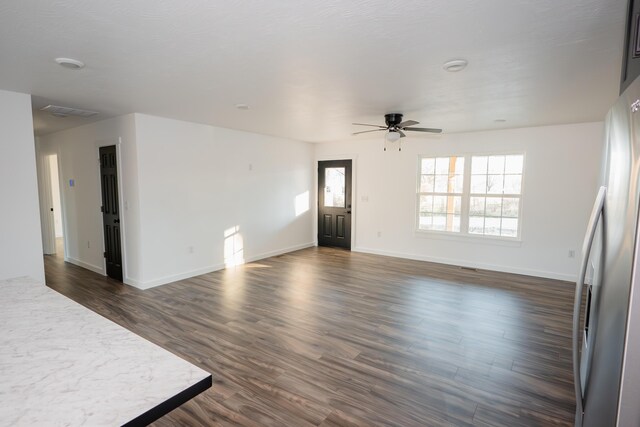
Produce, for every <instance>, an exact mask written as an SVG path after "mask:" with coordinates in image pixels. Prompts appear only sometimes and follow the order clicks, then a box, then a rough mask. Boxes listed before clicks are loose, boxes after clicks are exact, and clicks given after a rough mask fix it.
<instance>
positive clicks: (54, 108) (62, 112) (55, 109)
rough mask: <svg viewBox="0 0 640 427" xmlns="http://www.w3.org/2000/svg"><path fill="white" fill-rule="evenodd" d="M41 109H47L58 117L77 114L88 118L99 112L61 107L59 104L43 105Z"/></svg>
mask: <svg viewBox="0 0 640 427" xmlns="http://www.w3.org/2000/svg"><path fill="white" fill-rule="evenodd" d="M40 110H41V111H46V112H47V113H51V114H52V115H54V116H56V117H67V116H76V117H82V118H85V119H86V118H89V117H93V116H95V115H96V114H98V112H97V111H88V110H80V109H78V108H69V107H61V106H59V105H47V106H46V107H43V108H41V109H40Z"/></svg>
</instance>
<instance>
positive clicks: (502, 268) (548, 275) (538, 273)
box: [352, 247, 577, 282]
mask: <svg viewBox="0 0 640 427" xmlns="http://www.w3.org/2000/svg"><path fill="white" fill-rule="evenodd" d="M352 250H353V252H362V253H366V254H374V255H383V256H390V257H394V258H406V259H413V260H416V261H428V262H435V263H438V264H447V265H452V266H455V267H468V268H478V269H482V270H491V271H499V272H502V273H512V274H522V275H525V276H534V277H543V278H545V279H555V280H564V281H568V282H575V281H576V280H577V277H576V275H573V274H564V273H557V272H553V271H542V270H534V269H529V268H518V267H512V266H507V265H496V264H485V263H471V262H465V261H462V260H459V259H450V258H440V257H431V256H424V255H415V254H407V253H402V252H391V251H381V250H378V249H371V248H363V247H357V248H354V249H352Z"/></svg>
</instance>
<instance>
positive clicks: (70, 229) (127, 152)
mask: <svg viewBox="0 0 640 427" xmlns="http://www.w3.org/2000/svg"><path fill="white" fill-rule="evenodd" d="M118 137H120V138H121V140H122V143H121V145H120V148H121V163H120V174H121V177H122V195H121V203H122V206H121V210H122V211H123V212H124V218H121V221H122V222H121V224H122V226H123V227H124V234H125V267H126V268H125V277H124V282H125V283H128V284H131V285H134V286H137V287H140V288H148V287H151V286H156V285H160V284H164V283H169V282H172V281H175V280H179V279H182V278H187V277H191V276H194V275H198V274H203V273H205V272H209V271H213V270H217V269H220V268H224V267H225V245H226V247H227V254H226V255H227V258H228V257H229V254H228V252H229V250H231V249H232V248H233V249H234V250H235V252H236V254H235V256H236V258H239V257H242V258H243V259H244V260H245V261H251V260H255V259H259V258H263V257H267V256H271V255H274V254H279V253H283V252H288V251H291V250H295V249H299V248H302V247H307V246H311V245H313V240H314V239H313V226H312V220H313V212H312V211H311V210H310V209H309V203H310V201H309V199H310V198H311V197H313V195H312V194H311V195H310V193H309V192H312V191H313V190H312V186H313V172H312V167H313V147H312V145H311V144H308V143H302V142H296V141H291V140H286V139H282V138H273V137H268V136H263V135H257V134H251V133H247V132H238V131H232V130H228V129H221V128H214V127H212V126H207V125H200V124H195V123H188V122H182V121H177V120H169V119H163V118H159V117H152V116H147V115H141V114H135V115H133V114H132V115H128V116H123V117H117V118H114V119H109V120H104V121H101V122H97V123H92V124H89V125H86V126H82V127H78V128H74V129H70V130H66V131H62V132H58V133H55V134H51V135H47V136H43V137H42V138H41V141H40V147H41V149H40V151H41V152H40V155H46V154H49V153H57V154H58V157H59V162H60V171H61V180H62V187H63V190H62V201H63V205H64V206H65V207H64V210H65V223H66V231H67V234H66V235H65V236H64V237H65V242H66V246H67V248H68V249H67V253H66V254H65V257H66V258H67V259H68V260H69V261H70V262H73V263H75V264H77V265H80V266H82V267H85V268H89V269H91V270H94V271H96V272H99V273H101V274H104V259H103V256H102V252H103V247H104V244H103V235H102V217H101V214H100V211H99V208H100V205H101V201H100V183H99V165H98V161H97V159H98V148H97V147H98V145H101V143H99V142H100V141H102V142H104V141H107V142H108V141H113V140H114V139H117V138H118ZM102 145H104V144H102ZM250 165H251V169H250ZM70 179H73V180H74V181H75V186H74V187H70V186H69V180H70ZM305 193H306V195H307V196H308V198H307V210H306V211H305V212H303V213H301V214H299V215H296V204H295V203H296V197H297V196H299V195H301V194H302V195H304V194H305ZM309 195H310V197H309ZM298 200H300V199H298ZM236 226H237V227H238V228H239V229H238V232H237V233H235V235H234V236H232V237H231V238H229V239H227V238H226V237H225V231H226V230H228V229H230V228H232V227H236ZM240 249H242V251H240ZM227 261H229V260H227ZM236 261H237V259H236Z"/></svg>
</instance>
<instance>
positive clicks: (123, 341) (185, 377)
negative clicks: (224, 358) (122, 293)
mask: <svg viewBox="0 0 640 427" xmlns="http://www.w3.org/2000/svg"><path fill="white" fill-rule="evenodd" d="M210 377H211V375H210V374H209V373H208V372H205V371H203V370H202V369H200V368H198V367H196V366H194V365H192V364H191V363H188V362H186V361H185V360H183V359H181V358H179V357H178V356H176V355H174V354H172V353H170V352H168V351H166V350H164V349H162V348H161V347H159V346H157V345H155V344H153V343H151V342H149V341H147V340H145V339H143V338H141V337H139V336H138V335H136V334H134V333H132V332H130V331H128V330H127V329H124V328H123V327H121V326H118V325H117V324H115V323H113V322H111V321H110V320H107V319H105V318H104V317H102V316H100V315H98V314H96V313H94V312H93V311H91V310H89V309H87V308H85V307H83V306H81V305H80V304H77V303H75V302H74V301H72V300H70V299H68V298H67V297H65V296H63V295H60V294H58V293H57V292H55V291H53V290H52V289H49V288H48V287H46V286H45V285H43V284H41V283H38V282H36V281H34V280H31V279H27V278H19V279H12V280H6V281H0V426H16V425H24V426H33V425H39V426H40V425H46V426H49V425H51V426H67V425H69V426H76V425H86V426H115V425H122V424H125V423H127V422H130V421H131V420H134V419H136V418H137V417H139V416H140V415H141V414H144V413H146V412H148V411H151V410H153V409H154V408H156V409H157V407H158V405H162V404H163V403H164V402H166V401H167V400H168V399H171V398H172V397H174V396H175V395H177V394H179V393H181V392H183V391H185V390H187V389H190V388H191V389H193V387H194V386H195V385H197V384H199V383H200V384H203V382H204V381H207V380H208V381H209V384H210ZM196 394H197V393H196Z"/></svg>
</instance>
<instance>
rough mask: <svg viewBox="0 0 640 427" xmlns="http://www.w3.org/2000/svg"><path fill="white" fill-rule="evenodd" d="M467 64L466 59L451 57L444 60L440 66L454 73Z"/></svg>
mask: <svg viewBox="0 0 640 427" xmlns="http://www.w3.org/2000/svg"><path fill="white" fill-rule="evenodd" d="M467 64H468V62H467V60H466V59H453V60H451V61H447V62H445V63H444V65H443V66H442V68H444V69H445V70H446V71H449V72H450V73H455V72H457V71H462V70H464V69H465V68H466V67H467Z"/></svg>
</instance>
